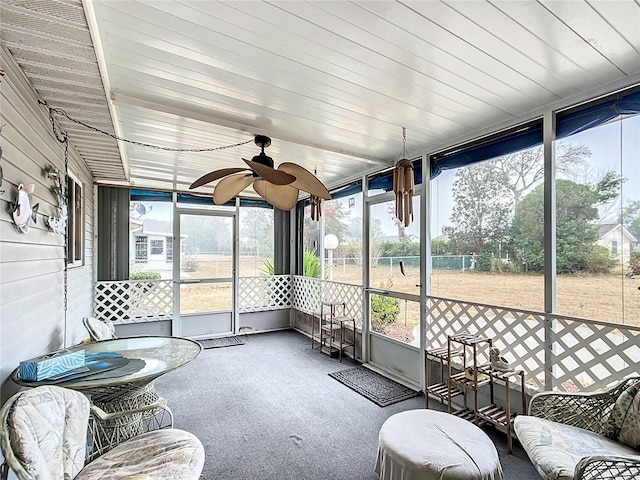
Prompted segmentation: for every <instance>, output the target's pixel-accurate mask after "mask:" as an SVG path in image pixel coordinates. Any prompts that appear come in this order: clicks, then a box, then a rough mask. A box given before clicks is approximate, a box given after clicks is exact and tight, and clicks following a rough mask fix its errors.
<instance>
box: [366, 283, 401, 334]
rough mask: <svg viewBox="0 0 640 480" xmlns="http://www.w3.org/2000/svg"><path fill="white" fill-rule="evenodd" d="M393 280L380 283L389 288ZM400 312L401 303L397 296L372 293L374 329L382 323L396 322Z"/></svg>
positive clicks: (382, 286)
mask: <svg viewBox="0 0 640 480" xmlns="http://www.w3.org/2000/svg"><path fill="white" fill-rule="evenodd" d="M392 286H393V282H392V281H391V280H389V281H388V282H387V283H385V282H382V283H380V287H381V288H384V289H389V288H391V287H392ZM399 314H400V304H399V303H398V300H397V299H396V298H392V297H386V296H383V295H376V294H372V295H371V325H372V326H373V328H374V329H379V328H380V327H381V326H382V325H386V324H389V323H394V322H395V321H396V319H397V318H398V315H399Z"/></svg>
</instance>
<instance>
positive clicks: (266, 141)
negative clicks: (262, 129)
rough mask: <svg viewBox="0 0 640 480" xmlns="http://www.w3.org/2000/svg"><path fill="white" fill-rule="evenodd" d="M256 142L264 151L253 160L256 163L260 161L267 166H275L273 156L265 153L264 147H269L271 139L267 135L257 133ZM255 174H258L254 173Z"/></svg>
mask: <svg viewBox="0 0 640 480" xmlns="http://www.w3.org/2000/svg"><path fill="white" fill-rule="evenodd" d="M254 142H255V144H256V145H257V146H259V147H260V148H261V149H262V151H261V152H260V154H259V155H256V156H255V157H253V158H252V159H251V160H252V161H254V162H256V163H259V164H260V165H266V166H267V167H271V168H273V165H274V163H273V158H271V157H270V156H268V155H266V154H265V153H264V149H265V148H267V147H268V146H269V145H271V139H270V138H269V137H267V136H266V135H256V136H255V139H254ZM254 176H258V175H256V174H255V173H254Z"/></svg>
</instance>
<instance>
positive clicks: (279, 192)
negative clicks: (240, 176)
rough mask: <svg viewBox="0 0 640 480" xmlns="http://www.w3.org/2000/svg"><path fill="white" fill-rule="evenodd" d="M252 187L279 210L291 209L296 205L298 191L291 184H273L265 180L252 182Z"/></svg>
mask: <svg viewBox="0 0 640 480" xmlns="http://www.w3.org/2000/svg"><path fill="white" fill-rule="evenodd" d="M253 189H254V190H255V191H256V192H258V195H260V196H261V197H262V198H264V199H265V200H266V201H267V202H269V203H270V204H271V205H273V206H274V207H276V208H279V209H280V210H291V209H292V208H293V207H295V206H296V203H297V201H298V194H299V193H300V191H299V190H298V189H297V188H295V187H292V186H291V185H274V184H272V183H270V182H268V181H266V180H256V181H255V182H253Z"/></svg>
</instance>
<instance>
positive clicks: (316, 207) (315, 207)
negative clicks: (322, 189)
mask: <svg viewBox="0 0 640 480" xmlns="http://www.w3.org/2000/svg"><path fill="white" fill-rule="evenodd" d="M313 174H314V175H317V174H318V172H317V171H316V170H315V169H314V170H313ZM309 206H310V207H311V220H314V221H319V220H320V215H322V198H320V197H318V196H317V195H314V194H311V196H310V197H309Z"/></svg>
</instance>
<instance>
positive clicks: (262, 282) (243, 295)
mask: <svg viewBox="0 0 640 480" xmlns="http://www.w3.org/2000/svg"><path fill="white" fill-rule="evenodd" d="M292 283H293V282H292V279H291V275H275V276H270V277H243V278H240V280H239V283H238V311H239V312H240V313H244V312H264V311H267V310H283V309H287V308H291V284H292Z"/></svg>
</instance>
